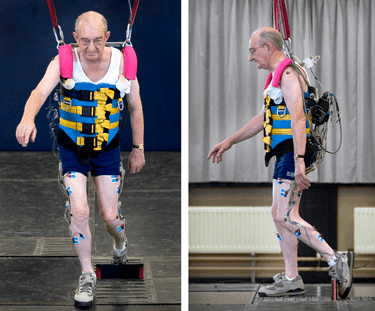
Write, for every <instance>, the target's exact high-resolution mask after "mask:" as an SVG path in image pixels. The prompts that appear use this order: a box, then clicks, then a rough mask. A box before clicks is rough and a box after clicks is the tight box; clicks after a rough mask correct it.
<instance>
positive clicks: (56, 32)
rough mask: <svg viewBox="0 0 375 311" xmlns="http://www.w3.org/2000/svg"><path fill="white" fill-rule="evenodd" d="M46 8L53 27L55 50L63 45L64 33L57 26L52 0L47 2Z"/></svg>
mask: <svg viewBox="0 0 375 311" xmlns="http://www.w3.org/2000/svg"><path fill="white" fill-rule="evenodd" d="M47 4H48V8H49V14H50V15H51V20H52V25H53V33H54V35H55V38H56V41H57V47H56V48H57V49H58V48H59V47H60V46H61V45H64V44H65V42H64V33H63V31H62V29H61V27H60V25H59V24H58V21H57V14H56V9H55V5H54V3H53V0H47Z"/></svg>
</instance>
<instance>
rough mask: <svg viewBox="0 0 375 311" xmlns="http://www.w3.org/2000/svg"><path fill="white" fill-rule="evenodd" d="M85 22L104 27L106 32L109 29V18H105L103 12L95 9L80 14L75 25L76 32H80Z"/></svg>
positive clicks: (89, 24)
mask: <svg viewBox="0 0 375 311" xmlns="http://www.w3.org/2000/svg"><path fill="white" fill-rule="evenodd" d="M83 24H84V25H86V26H95V27H100V28H103V31H104V33H106V32H107V31H108V25H107V20H106V19H105V17H104V16H103V15H102V14H100V13H97V12H94V11H89V12H85V13H83V14H81V15H80V16H78V18H77V19H76V23H75V27H74V30H75V32H76V33H78V31H79V29H80V27H81V26H82V25H83Z"/></svg>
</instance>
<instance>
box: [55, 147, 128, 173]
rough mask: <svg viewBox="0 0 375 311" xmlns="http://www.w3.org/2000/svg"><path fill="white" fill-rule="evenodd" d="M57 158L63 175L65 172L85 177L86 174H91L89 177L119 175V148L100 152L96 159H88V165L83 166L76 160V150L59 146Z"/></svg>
mask: <svg viewBox="0 0 375 311" xmlns="http://www.w3.org/2000/svg"><path fill="white" fill-rule="evenodd" d="M59 158H60V160H61V164H62V169H63V174H64V175H65V174H66V173H67V172H78V173H81V174H83V175H85V176H86V177H87V175H88V172H91V176H100V175H120V163H121V158H120V147H117V148H115V149H112V150H109V151H104V152H100V153H98V155H97V157H90V159H89V161H88V163H87V164H86V165H83V164H81V163H80V161H79V159H78V152H77V151H76V150H71V149H67V148H65V147H63V146H61V145H59Z"/></svg>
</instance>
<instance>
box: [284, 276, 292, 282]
mask: <svg viewBox="0 0 375 311" xmlns="http://www.w3.org/2000/svg"><path fill="white" fill-rule="evenodd" d="M285 277H286V279H287V280H288V281H291V280H293V279H290V278H288V277H287V275H286V274H285Z"/></svg>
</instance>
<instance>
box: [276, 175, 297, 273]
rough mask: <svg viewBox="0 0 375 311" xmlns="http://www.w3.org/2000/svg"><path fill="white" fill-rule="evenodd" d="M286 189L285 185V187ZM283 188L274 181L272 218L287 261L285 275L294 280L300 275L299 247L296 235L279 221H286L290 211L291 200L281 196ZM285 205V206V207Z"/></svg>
mask: <svg viewBox="0 0 375 311" xmlns="http://www.w3.org/2000/svg"><path fill="white" fill-rule="evenodd" d="M284 187H285V185H284ZM281 189H282V188H281V187H280V185H279V184H278V183H277V181H276V180H275V179H274V180H273V202H272V209H271V213H272V218H273V221H274V223H275V227H276V230H277V234H278V236H277V237H278V239H279V244H280V248H281V251H282V253H283V256H284V261H285V274H286V275H287V276H288V277H289V278H290V279H293V278H295V277H296V276H297V275H298V263H297V246H298V240H297V237H296V235H294V234H293V232H291V231H290V230H288V229H287V228H285V227H284V226H282V225H281V224H280V222H279V219H280V218H282V219H284V217H285V215H286V213H287V211H288V203H289V199H288V198H285V197H282V196H280V192H281ZM283 205H284V206H283ZM285 210H286V212H285Z"/></svg>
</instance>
